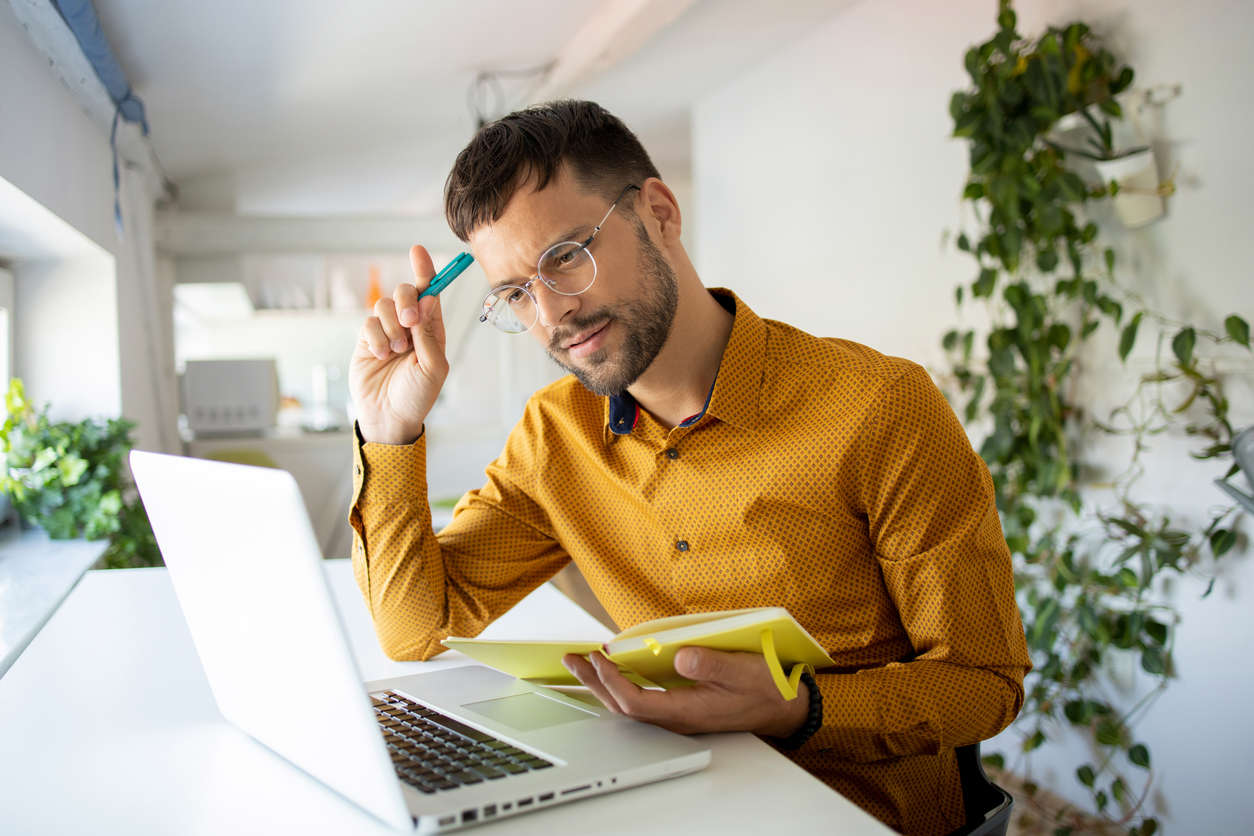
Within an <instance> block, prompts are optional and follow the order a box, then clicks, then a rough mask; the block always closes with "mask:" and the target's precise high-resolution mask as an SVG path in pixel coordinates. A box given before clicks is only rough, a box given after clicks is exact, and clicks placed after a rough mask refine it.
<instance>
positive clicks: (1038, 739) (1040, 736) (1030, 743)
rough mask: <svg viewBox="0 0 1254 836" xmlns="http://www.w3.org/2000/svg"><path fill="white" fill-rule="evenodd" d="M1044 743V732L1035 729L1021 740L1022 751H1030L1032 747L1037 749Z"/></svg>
mask: <svg viewBox="0 0 1254 836" xmlns="http://www.w3.org/2000/svg"><path fill="white" fill-rule="evenodd" d="M1044 743H1045V732H1043V731H1041V730H1040V729H1037V730H1036V731H1035V732H1033V733H1032V734H1031V736H1029V737H1028V738H1026V739H1025V740H1024V741H1023V751H1025V752H1031V751H1032V750H1033V749H1039V748H1041V746H1042V745H1044Z"/></svg>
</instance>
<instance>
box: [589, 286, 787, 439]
mask: <svg viewBox="0 0 1254 836" xmlns="http://www.w3.org/2000/svg"><path fill="white" fill-rule="evenodd" d="M709 292H710V294H711V295H713V296H714V298H715V299H716V300H717V301H718V303H719V304H720V305H722V306H723V307H724V308H727V310H728V311H730V312H731V314H732V316H733V317H735V319H734V321H733V322H732V330H731V335H730V336H729V337H728V339H727V347H726V348H725V349H724V350H723V359H722V360H721V361H720V362H719V366H718V375H717V377H715V379H714V387H713V389H712V391H711V392H710V394H709V396H707V398H706V408H705V411H704V414H705V415H710V416H713V417H715V418H717V419H719V420H720V421H724V422H726V423H728V424H732V425H733V426H738V427H742V428H745V429H749V428H752V427H754V426H755V425H756V424H757V421H758V400H759V397H760V394H761V389H762V371H763V368H764V367H765V365H766V323H764V322H763V321H762V319H761V318H760V317H759V316H758V315H757V314H755V313H754V312H753V311H752V310H750V309H749V306H748V305H746V304H745V303H744V302H742V301H740V298H739V297H738V296H736V294H735V293H732V292H731V291H730V290H726V289H724V288H717V287H716V288H710V291H709ZM605 417H606V429H607V430H608V432H607V434H606V439H607V440H608V438H609V434H610V433H613V434H614V435H631V431H632V430H633V429H634V428H635V426H636V422H637V421H639V420H640V405H639V404H637V403H636V399H635V398H633V397H632V396H631V394H630V393H629V392H620V393H619V394H617V395H611V396H610V397H609V398H607V399H606V416H605ZM694 423H695V422H694Z"/></svg>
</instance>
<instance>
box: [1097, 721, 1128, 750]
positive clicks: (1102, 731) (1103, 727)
mask: <svg viewBox="0 0 1254 836" xmlns="http://www.w3.org/2000/svg"><path fill="white" fill-rule="evenodd" d="M1122 737H1123V726H1121V725H1120V724H1119V723H1118V722H1116V721H1115V720H1109V719H1107V720H1100V721H1098V723H1097V742H1098V743H1101V744H1102V745H1103V746H1116V745H1118V744H1119V741H1120V740H1121V739H1122Z"/></svg>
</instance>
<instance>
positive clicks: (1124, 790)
mask: <svg viewBox="0 0 1254 836" xmlns="http://www.w3.org/2000/svg"><path fill="white" fill-rule="evenodd" d="M1110 794H1111V795H1113V796H1114V797H1115V801H1118V802H1119V803H1120V804H1122V803H1123V801H1124V799H1125V798H1127V797H1128V787H1127V785H1126V784H1125V783H1124V782H1123V779H1122V778H1116V779H1115V780H1114V782H1113V783H1111V785H1110Z"/></svg>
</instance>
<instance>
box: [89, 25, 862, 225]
mask: <svg viewBox="0 0 1254 836" xmlns="http://www.w3.org/2000/svg"><path fill="white" fill-rule="evenodd" d="M674 2H677V3H679V4H680V6H679V7H678V8H682V12H680V14H679V16H678V17H677V18H675V19H674V20H673V21H672V22H670V23H669V24H666V25H664V26H662V28H660V29H656V30H654V28H652V27H650V26H649V24H648V23H647V22H646V23H645V25H644V31H645V32H646V34H647V40H645V42H644V43H643V44H641V45H639V46H638V47H636V46H635V44H634V43H632V44H628V45H627V46H626V47H625V48H624V49H625V54H622V55H615V56H614V57H613V64H612V66H610V67H608V69H604V70H601V69H600V68H597V69H590V68H584V69H583V71H582V72H581V73H580V74H579V75H578V76H577V77H576V78H575V79H573V82H572V83H571V84H569V85H566V86H564V87H563V88H562V89H561V90H558V91H557V92H558V93H559V94H561V95H572V96H576V97H581V98H591V99H594V100H596V101H599V102H601V103H602V104H604V105H606V106H607V107H608V108H609V109H610V110H611V111H613V112H615V113H616V114H618V115H619V116H621V117H622V118H623V119H624V120H625V121H626V122H627V123H628V124H629V125H631V126H632V127H633V128H634V129H635V130H636V131H637V133H638V134H639V135H640V136H641V139H642V140H643V141H644V143H645V145H646V147H648V148H649V149H650V152H651V153H652V154H653V155H654V157H655V159H656V161H657V163H658V165H659V167H660V168H661V169H662V170H663V174H664V175H665V174H667V172H668V171H670V172H677V173H679V174H680V175H681V176H687V173H688V171H689V169H690V165H691V163H690V150H689V129H688V124H689V115H690V112H691V108H692V106H693V104H694V102H696V101H698V100H699V99H700V98H701V97H702V96H703V95H705V94H707V93H708V92H710V91H713V90H715V89H717V88H718V87H720V86H721V85H722V84H723V83H725V82H726V81H727V80H728V79H729V78H731V77H732V76H734V75H736V74H737V73H739V72H741V71H743V70H744V69H746V68H747V67H750V66H753V65H754V64H756V63H758V62H760V61H763V60H767V59H769V57H770V56H771V55H772V54H775V53H776V52H777V51H779V50H782V49H786V48H787V46H788V44H789V43H791V42H792V41H794V40H795V39H797V38H799V37H801V36H803V35H804V34H805V32H806V31H808V30H809V29H810V28H812V27H813V26H814V25H815V24H816V23H817V22H818V21H820V20H823V19H825V18H828V17H830V16H831V15H833V14H835V13H836V12H837V11H839V10H840V9H841V8H843V7H845V6H847V5H849V3H850V0H771V2H762V0H691V2H688V3H684V2H683V0H674ZM95 3H96V7H97V10H98V13H99V16H100V19H101V23H102V26H103V28H104V31H105V34H106V36H107V37H108V39H109V42H110V43H111V44H112V45H113V48H114V50H115V52H116V53H117V55H118V60H119V62H120V63H121V65H122V67H123V69H124V70H125V71H126V73H127V76H128V77H129V79H130V81H131V83H132V86H133V87H134V88H135V91H136V92H137V93H138V94H139V96H140V97H141V98H142V99H143V100H144V103H145V106H146V108H147V112H148V120H149V123H150V125H151V127H152V142H153V146H154V148H155V150H156V153H157V156H158V157H159V159H160V160H161V163H162V166H163V168H164V169H165V171H166V173H167V175H168V176H169V177H170V178H171V179H172V180H174V181H175V182H176V183H177V184H179V186H180V187H181V189H184V190H185V192H186V193H187V194H188V195H200V196H202V197H201V199H202V200H203V202H205V203H206V204H214V203H218V204H224V205H206V206H203V207H199V208H233V209H236V210H238V211H254V212H269V213H307V212H407V213H427V212H430V211H434V210H435V209H436V207H438V203H439V191H440V187H441V186H442V184H443V179H444V176H445V174H446V173H447V171H448V167H449V165H450V163H451V161H452V158H453V156H454V155H455V154H456V152H457V151H458V150H459V149H460V148H461V147H462V145H464V143H465V142H466V140H467V139H468V138H469V136H470V134H471V133H472V132H473V129H474V121H473V118H472V116H471V112H470V108H469V106H468V101H467V98H468V93H469V90H470V87H471V83H472V81H473V80H474V78H475V76H476V75H477V74H478V73H479V72H481V71H485V70H488V71H511V70H521V69H524V68H534V67H538V66H542V65H544V64H546V63H549V62H551V61H552V60H553V59H554V57H555V56H557V55H558V54H559V53H561V52H562V51H563V50H569V49H570V47H571V45H572V43H577V42H578V41H579V39H581V38H586V37H587V35H588V30H586V29H584V27H585V26H586V25H588V23H589V21H593V20H600V19H602V18H604V16H605V14H604V13H605V12H606V11H607V10H610V7H623V6H631V5H632V4H633V3H634V4H635V5H636V6H646V7H647V6H650V4H652V8H651V9H650V10H649V11H650V12H651V13H657V12H658V11H659V9H660V10H661V11H662V12H665V11H666V8H665V6H664V2H663V3H662V4H659V2H658V0H597V2H589V0H528V2H518V0H424V2H405V1H404V0H354V2H352V3H345V2H343V1H342V0H264V2H257V0H216V2H214V3H186V2H172V3H171V2H167V3H152V2H151V0H95ZM598 16H599V17H598ZM637 29H638V30H639V29H640V27H637ZM581 32H582V34H581ZM629 34H630V33H628V35H629ZM622 51H624V50H623V49H620V52H622ZM527 84H528V81H527V80H526V79H519V78H504V79H502V88H503V90H504V91H505V93H506V97H507V99H510V100H509V101H507V102H505V105H506V107H507V108H513V107H516V106H518V105H520V104H523V103H525V102H524V101H523V100H522V99H523V96H524V95H525V93H526V91H527V89H528V88H527ZM498 115H499V114H498ZM350 183H351V184H352V188H347V185H348V184H350ZM192 199H194V198H192Z"/></svg>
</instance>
